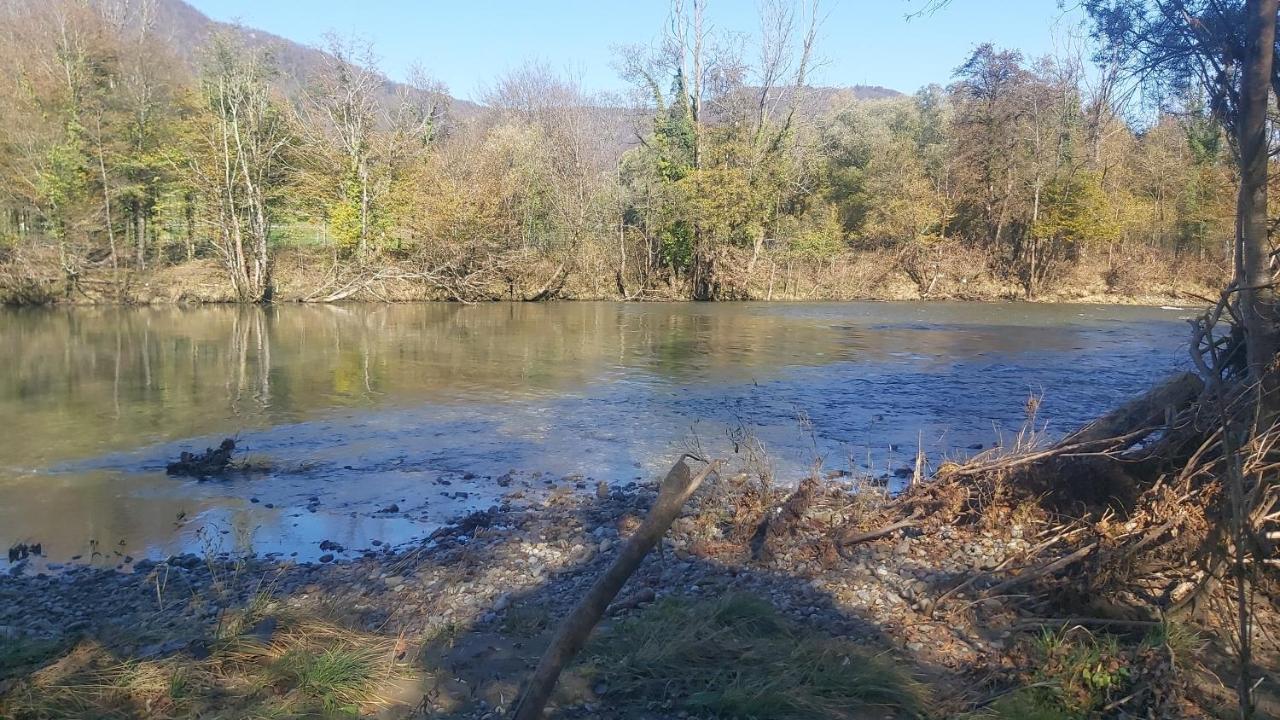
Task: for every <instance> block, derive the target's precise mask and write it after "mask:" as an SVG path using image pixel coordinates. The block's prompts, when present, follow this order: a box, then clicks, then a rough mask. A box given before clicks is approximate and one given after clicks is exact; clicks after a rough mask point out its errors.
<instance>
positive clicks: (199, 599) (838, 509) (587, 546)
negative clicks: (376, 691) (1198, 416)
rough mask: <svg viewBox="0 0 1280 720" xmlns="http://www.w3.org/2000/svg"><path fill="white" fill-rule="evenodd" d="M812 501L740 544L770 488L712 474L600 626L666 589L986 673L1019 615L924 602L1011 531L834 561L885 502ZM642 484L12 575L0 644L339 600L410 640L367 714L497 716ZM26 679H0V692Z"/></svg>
mask: <svg viewBox="0 0 1280 720" xmlns="http://www.w3.org/2000/svg"><path fill="white" fill-rule="evenodd" d="M819 493H820V498H819V500H818V501H817V502H816V503H814V505H813V507H812V508H811V509H810V510H809V511H808V512H807V513H806V518H805V520H804V522H803V524H802V525H800V526H796V527H793V528H791V529H788V530H787V531H785V532H784V533H781V534H778V533H773V534H770V536H769V537H768V538H767V539H766V541H765V544H764V547H756V548H755V549H752V547H751V545H752V544H751V543H750V542H748V543H741V542H738V539H737V538H735V537H733V534H734V532H735V531H734V530H733V526H734V519H735V517H737V516H739V515H740V514H741V513H742V512H744V507H742V505H743V504H745V503H747V502H750V503H759V502H774V501H776V500H779V499H781V498H784V497H785V492H784V491H781V490H779V491H766V492H764V494H763V495H762V493H761V487H760V486H759V485H758V483H756V482H754V481H752V480H751V479H749V478H746V477H743V476H738V477H736V478H724V479H721V480H719V481H717V482H716V483H713V484H712V486H711V487H709V488H705V489H704V491H703V492H701V493H700V494H699V496H698V497H696V498H695V500H694V501H693V502H692V503H691V505H690V508H689V511H688V512H687V513H686V515H685V516H684V517H682V518H681V519H679V520H677V522H676V525H675V526H674V527H673V529H672V531H671V532H670V533H669V534H668V536H667V538H666V539H665V540H664V543H663V546H662V548H661V551H660V552H655V553H654V554H652V555H651V556H650V557H649V558H648V559H647V560H646V562H645V563H644V565H643V566H642V568H641V570H640V571H639V572H638V573H637V574H636V575H635V576H634V577H633V578H632V579H631V581H630V582H629V583H628V585H627V587H626V588H625V589H624V590H623V593H622V594H621V596H620V597H619V599H618V601H616V603H615V604H614V606H613V608H612V609H611V617H612V618H613V620H611V621H609V622H613V621H614V620H616V619H617V618H618V617H620V616H622V617H624V616H627V615H628V614H630V613H635V612H642V611H644V609H645V608H647V607H649V606H651V605H652V604H653V603H655V602H661V601H662V600H663V599H664V598H684V599H690V598H715V597H720V596H724V595H726V594H729V593H745V594H749V595H751V596H754V597H759V598H763V599H765V600H767V601H768V602H769V603H770V604H772V605H773V607H774V608H776V609H777V610H778V611H779V612H780V613H781V614H782V615H783V616H785V617H787V618H789V619H790V620H791V621H794V622H796V623H798V624H799V625H803V626H808V627H812V628H815V629H820V631H821V632H822V633H824V634H827V635H829V636H831V637H833V638H836V639H848V640H851V641H855V642H857V643H858V644H859V645H862V646H865V647H868V648H874V649H876V650H875V651H876V652H885V653H890V654H892V655H893V656H900V657H901V658H902V660H901V661H902V662H904V663H907V664H909V665H911V666H913V667H915V668H917V670H918V672H919V673H924V674H931V675H934V676H937V677H941V676H943V675H946V676H950V677H952V680H949V681H948V684H949V683H951V682H952V681H953V680H954V679H956V678H960V677H964V676H966V675H967V674H969V673H971V672H974V671H975V669H976V668H991V667H999V666H1001V664H1002V663H1003V660H1001V658H1002V657H1003V655H1004V653H1005V650H1006V647H1007V644H1008V642H1009V637H1010V633H1011V632H1012V631H1013V629H1014V626H1015V625H1016V621H1017V618H1015V617H1012V616H1011V615H1010V614H1009V613H1008V612H1007V611H1005V610H1004V609H1003V607H1002V606H1001V605H1000V604H999V602H987V603H984V604H983V605H982V606H981V607H979V608H976V609H975V612H974V613H972V614H969V616H968V617H969V620H970V621H969V622H957V620H956V619H955V618H947V619H941V618H939V619H934V618H932V617H931V616H930V614H929V610H930V608H931V607H932V603H933V601H934V600H936V598H937V597H938V596H939V595H940V594H942V593H943V592H945V591H946V590H947V589H948V588H950V587H952V586H953V585H955V584H956V579H957V578H959V577H962V576H963V575H964V574H966V573H968V572H970V571H972V570H975V569H987V568H996V567H998V566H1000V564H1001V563H1002V562H1004V561H1005V560H1006V559H1007V558H1009V557H1012V556H1014V555H1016V554H1017V553H1019V552H1020V551H1022V550H1025V549H1026V548H1027V543H1026V541H1025V540H1023V539H1022V538H1021V528H1020V527H1018V526H1017V525H1014V526H1011V527H1009V528H1008V529H1007V534H1006V535H1004V536H996V535H995V534H994V533H986V534H985V536H983V535H978V536H974V535H973V534H972V533H971V532H970V531H967V530H966V531H961V530H960V529H946V528H944V529H943V530H942V532H940V533H935V534H933V535H932V536H930V537H923V536H918V535H916V534H915V533H913V532H912V531H911V530H910V529H906V530H903V531H900V532H898V533H894V534H892V535H890V536H887V537H884V538H881V539H879V540H877V541H875V542H869V543H864V544H861V545H859V546H857V547H854V548H852V549H850V551H849V552H847V553H845V556H844V557H841V556H839V555H837V554H834V550H833V549H832V548H831V547H830V546H824V544H823V542H822V538H824V537H826V536H827V535H829V533H830V531H831V530H832V528H835V527H839V526H844V525H846V524H848V523H849V522H856V520H855V518H856V517H857V515H858V514H859V512H860V509H861V508H865V504H866V503H868V502H876V501H877V500H876V499H875V498H881V499H883V497H884V496H883V495H881V494H879V493H878V492H876V491H875V490H868V488H865V487H861V486H859V485H856V484H850V483H848V482H846V481H845V480H842V479H831V480H827V481H825V482H823V483H822V486H821V489H820V491H819ZM654 496H655V486H654V485H652V484H639V485H635V484H633V485H631V486H629V487H625V488H624V487H619V488H613V489H610V488H608V487H607V486H605V485H601V486H599V487H598V488H597V489H596V491H595V492H594V493H590V492H588V493H583V492H577V493H559V494H556V493H552V494H549V495H547V496H545V497H541V498H538V499H535V500H530V499H527V498H518V499H510V498H508V499H506V500H504V502H503V504H502V505H500V506H496V507H494V508H491V509H490V510H488V511H485V512H481V513H476V514H473V515H470V516H468V517H466V518H463V519H461V520H460V521H459V522H457V523H454V524H452V525H450V526H448V527H446V528H444V529H442V530H440V531H438V532H436V533H435V534H433V535H432V537H431V538H429V539H428V540H426V541H424V542H423V543H422V544H420V545H416V546H412V547H404V548H399V549H391V548H385V547H384V548H375V549H374V550H371V551H368V552H365V553H363V554H357V555H356V556H355V557H350V556H349V555H350V554H347V555H348V556H343V554H338V555H339V556H337V557H333V558H329V557H328V556H326V558H325V559H326V560H331V561H330V562H319V563H298V564H295V563H286V562H280V561H276V560H267V559H261V558H235V557H226V556H224V557H217V556H214V557H200V556H196V555H185V556H178V557H173V558H169V559H168V560H167V561H164V562H159V563H153V562H150V561H139V562H138V563H136V564H135V565H134V566H133V570H134V572H132V573H119V572H113V571H109V570H97V569H87V568H72V569H68V570H66V571H64V572H62V573H61V574H56V575H48V574H40V575H34V576H32V575H14V576H11V577H7V578H4V579H3V580H0V636H3V637H4V638H6V640H9V641H14V640H20V639H25V640H27V641H31V640H39V641H47V642H53V643H56V644H58V645H59V646H62V647H69V646H71V645H73V644H75V643H77V642H80V643H84V642H92V643H95V644H99V645H101V646H102V647H104V648H107V649H108V650H109V651H110V652H111V653H112V654H113V655H114V656H116V657H122V658H131V659H138V660H144V661H145V660H148V659H157V658H164V657H170V656H190V657H192V658H196V659H198V658H200V657H202V656H206V655H207V654H208V652H209V648H210V646H211V645H212V644H213V643H215V638H217V637H219V636H220V634H222V633H223V632H224V631H225V628H226V627H227V626H228V624H229V623H230V622H231V618H233V617H236V616H237V614H238V613H243V612H244V609H245V608H246V607H248V606H255V607H264V608H293V609H306V608H311V609H314V608H315V607H317V606H324V607H327V608H330V609H333V608H339V609H341V615H342V618H343V622H344V623H345V624H347V625H349V626H350V627H352V628H353V629H355V630H357V631H361V632H367V633H372V634H376V635H378V636H383V637H387V638H393V639H394V638H400V639H402V640H406V641H407V642H408V643H409V644H410V645H411V646H412V650H411V651H409V652H408V653H407V659H406V662H407V663H408V664H409V665H411V666H415V667H416V668H417V670H418V671H419V674H418V675H416V676H415V679H414V680H413V681H411V682H408V683H402V684H401V687H400V689H399V691H398V694H396V696H395V697H392V698H390V699H389V700H388V702H387V704H386V707H384V708H382V709H381V712H382V714H383V715H382V716H385V717H409V716H412V711H413V709H414V708H418V709H421V708H429V709H430V710H431V711H432V712H433V713H435V715H433V716H440V717H492V716H494V715H493V713H497V712H500V711H501V710H503V709H505V707H504V705H505V704H507V703H509V702H510V699H511V698H512V697H513V693H514V692H515V689H516V688H517V686H518V683H519V682H520V681H521V680H522V679H523V677H524V675H525V673H526V672H527V669H528V668H529V667H530V666H531V665H532V664H533V663H534V662H536V659H537V655H538V652H539V651H540V648H541V643H542V642H543V641H545V639H546V638H545V636H546V635H547V634H548V633H549V631H550V630H551V629H552V628H553V626H554V625H555V623H556V622H557V621H558V619H559V618H560V617H562V616H563V614H564V613H565V611H566V610H567V609H568V608H569V607H571V606H572V604H573V603H574V602H575V601H576V600H577V598H578V597H580V596H581V594H582V592H583V591H584V590H585V588H586V586H588V585H589V584H590V583H591V582H592V581H593V580H594V578H595V576H596V574H597V573H598V572H599V571H600V569H601V568H602V567H603V566H604V565H605V564H606V563H608V562H610V561H611V559H612V557H613V556H614V551H615V550H616V548H617V547H618V545H619V542H620V540H621V539H623V538H625V537H626V535H627V534H628V533H629V531H630V530H631V529H633V528H634V526H635V525H636V524H637V523H638V518H639V517H640V516H641V515H642V514H643V513H644V511H645V510H646V509H647V507H648V505H649V504H650V503H651V501H652V499H653V498H654ZM959 597H961V598H963V593H961V594H960V596H959ZM609 622H606V624H605V626H604V627H603V628H602V629H601V632H606V633H607V632H608V626H609ZM251 631H252V632H266V633H267V634H268V635H269V634H270V632H271V630H270V628H267V629H265V630H264V629H262V628H254V629H252V630H251ZM986 681H987V682H990V681H991V678H989V677H988V678H987V679H986ZM21 682H22V681H20V680H18V679H17V678H14V677H11V678H9V679H7V680H5V681H4V683H5V685H4V686H3V687H0V690H11V689H14V688H15V686H17V685H19V684H20V683H21ZM575 687H576V689H575ZM566 688H567V689H566V690H565V691H564V693H562V697H561V698H560V699H559V702H560V703H561V710H562V713H563V716H565V717H571V716H581V717H587V716H590V717H610V716H615V715H611V714H610V713H611V712H612V710H616V711H617V714H616V716H618V717H622V716H625V715H627V714H628V713H630V712H631V711H634V710H636V705H635V704H636V703H640V705H641V706H643V707H646V708H649V709H650V710H652V711H654V712H657V713H658V714H657V715H654V717H662V716H664V715H663V714H662V712H663V708H662V707H661V703H660V702H659V706H657V707H650V706H652V705H653V704H654V703H655V702H658V701H655V700H654V699H653V698H625V697H614V696H611V694H610V689H609V688H608V687H605V686H600V685H596V686H591V685H590V683H586V684H585V685H584V684H583V683H577V685H576V686H575V683H574V682H573V681H572V680H570V681H567V682H566ZM19 689H20V688H19ZM611 709H612V710H611ZM623 709H626V711H625V712H624V710H623ZM667 709H670V708H669V707H668V708H667Z"/></svg>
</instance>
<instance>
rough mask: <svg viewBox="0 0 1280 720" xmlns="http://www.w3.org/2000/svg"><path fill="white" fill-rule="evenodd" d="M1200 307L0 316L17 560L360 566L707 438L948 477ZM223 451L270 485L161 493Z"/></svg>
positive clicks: (1100, 384)
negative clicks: (237, 556)
mask: <svg viewBox="0 0 1280 720" xmlns="http://www.w3.org/2000/svg"><path fill="white" fill-rule="evenodd" d="M1191 315H1192V311H1189V310H1175V309H1158V308H1136V307H1112V306H1082V305H1031V304H961V303H955V304H952V303H927V304H926V303H841V304H834V303H831V304H828V303H822V304H807V303H806V304H783V303H772V304H763V303H759V304H757V303H742V304H730V303H725V304H620V303H550V304H488V305H474V306H464V305H453V304H423V305H351V306H318V307H312V306H281V307H273V308H267V309H263V308H244V307H201V308H194V309H181V308H140V309H123V308H65V309H64V308H57V309H43V310H5V311H2V312H0V348H2V349H0V370H2V371H3V372H2V373H0V422H2V423H3V428H4V432H3V435H2V436H0V544H2V545H4V546H5V547H9V546H11V545H13V544H15V543H18V542H38V543H40V544H41V545H42V548H43V551H44V557H43V558H40V559H38V560H36V561H35V562H34V563H29V564H28V566H27V569H28V570H29V571H30V570H33V569H43V568H44V567H46V566H49V565H52V567H53V568H54V569H57V567H58V566H59V565H60V564H62V563H66V562H93V563H95V564H106V565H120V564H124V565H125V566H127V563H125V562H124V559H125V558H126V557H133V558H142V557H153V558H158V557H165V556H168V555H170V554H176V553H181V552H192V551H194V552H232V551H236V552H244V551H253V552H257V553H259V554H279V555H283V556H296V557H297V558H299V559H300V560H306V559H314V558H316V557H318V556H319V555H320V554H321V553H322V552H323V551H321V550H320V548H319V544H320V543H321V541H324V540H329V541H332V542H336V543H338V544H340V545H342V546H343V547H344V548H346V552H347V553H354V552H358V551H360V550H364V549H369V548H373V547H375V544H374V541H378V544H377V545H376V546H377V547H386V546H387V545H396V544H400V543H406V542H410V541H413V540H416V539H418V538H421V537H423V536H424V535H426V534H428V533H430V531H431V530H433V529H434V528H436V527H438V524H439V523H441V522H444V521H446V520H448V519H450V518H452V517H455V516H457V515H459V514H461V513H465V512H468V511H471V510H474V509H479V508H484V507H488V506H490V505H492V504H493V503H494V502H495V500H496V499H497V498H499V497H500V496H501V495H502V494H503V493H504V492H509V491H511V490H512V489H513V488H528V489H529V491H530V492H531V493H532V492H534V491H535V490H541V491H545V490H547V489H549V488H554V487H558V486H565V485H570V486H578V485H581V486H583V487H585V488H586V489H587V491H588V492H590V491H594V490H595V484H596V482H597V481H599V480H604V481H606V482H608V483H610V484H615V485H616V484H623V483H627V482H632V481H636V480H648V479H652V478H654V477H657V476H660V475H661V473H662V472H663V471H664V470H665V469H666V468H667V467H668V466H669V465H670V463H671V462H672V460H673V459H674V457H675V456H676V455H677V454H678V453H680V452H682V451H684V450H685V449H688V448H690V447H694V448H700V449H701V451H702V452H704V453H707V454H711V455H718V456H726V457H730V458H738V459H739V460H740V459H741V458H742V457H743V456H744V455H745V452H744V448H745V447H747V446H748V445H752V446H754V445H757V444H758V445H760V446H763V448H765V449H766V450H767V454H768V457H769V462H770V463H771V464H772V466H773V468H774V471H775V472H776V474H777V476H778V478H779V480H780V481H787V480H794V479H796V478H798V477H799V476H800V475H801V474H803V473H806V472H808V469H809V468H811V467H813V466H814V465H815V464H816V463H821V465H822V467H823V468H824V469H826V470H845V471H849V472H854V473H858V474H863V473H870V474H873V475H885V476H892V475H893V473H894V472H895V471H901V469H902V468H903V467H905V466H907V465H910V464H911V463H912V461H913V459H914V456H915V453H916V448H917V446H923V448H924V450H925V451H926V453H927V455H928V457H929V459H930V461H931V462H932V463H934V464H936V463H937V462H939V461H941V460H942V459H944V458H947V457H962V456H964V455H966V454H971V453H973V452H975V451H976V449H977V448H978V447H979V446H981V447H989V446H991V445H992V444H994V443H999V442H1001V441H1002V439H1003V440H1005V441H1007V440H1008V439H1009V438H1010V437H1011V436H1012V434H1014V433H1016V432H1017V430H1018V428H1019V427H1020V426H1021V425H1022V424H1023V422H1024V419H1025V413H1026V405H1027V400H1028V398H1029V397H1030V396H1033V395H1034V396H1039V397H1041V398H1042V404H1041V408H1040V414H1039V417H1040V419H1041V423H1040V425H1039V427H1040V428H1041V429H1042V430H1044V431H1045V432H1046V433H1047V434H1049V435H1052V434H1054V433H1063V432H1066V431H1067V430H1069V429H1071V428H1072V427H1074V426H1075V425H1077V424H1079V423H1082V422H1085V421H1087V420H1088V419H1090V418H1091V417H1093V416H1094V415H1096V414H1097V413H1098V412H1100V411H1102V410H1105V409H1106V408H1108V407H1110V406H1111V405H1113V404H1114V403H1116V402H1117V401H1119V400H1121V399H1123V398H1124V397H1126V396H1128V395H1131V394H1134V393H1137V392H1140V391H1141V390H1142V389H1144V388H1145V387H1146V386H1147V385H1148V384H1149V383H1150V382H1151V381H1153V380H1154V379H1156V378H1158V377H1160V376H1161V375H1163V374H1164V373H1167V372H1168V371H1170V370H1171V369H1175V368H1179V367H1182V366H1184V365H1185V364H1186V360H1185V357H1186V354H1185V352H1184V351H1183V349H1182V346H1183V344H1184V343H1185V340H1186V338H1187V326H1186V322H1185V319H1186V318H1188V317H1191ZM228 436H235V437H237V439H238V441H239V443H240V445H241V447H242V448H243V449H244V450H245V452H246V453H247V457H248V458H249V459H250V460H252V461H253V462H254V463H255V465H258V466H260V467H261V468H262V469H260V470H258V471H255V472H250V473H247V474H244V475H236V476H233V477H231V478H229V479H224V480H218V481H207V482H199V481H196V480H191V479H181V478H173V477H168V476H166V474H165V471H164V467H165V463H166V462H167V461H169V460H172V459H174V458H175V457H176V456H177V455H178V454H179V453H180V452H181V451H182V450H184V449H190V450H200V449H203V448H205V447H206V446H210V445H216V444H217V443H218V442H219V441H220V440H221V439H222V438H224V437H228ZM735 450H737V453H736V454H735ZM503 476H507V477H503ZM499 478H501V479H502V483H501V485H500V483H499ZM508 478H514V481H513V482H510V483H508ZM392 505H394V506H395V508H394V510H393V511H390V512H383V511H385V510H389V509H391V506H392ZM339 554H341V553H339Z"/></svg>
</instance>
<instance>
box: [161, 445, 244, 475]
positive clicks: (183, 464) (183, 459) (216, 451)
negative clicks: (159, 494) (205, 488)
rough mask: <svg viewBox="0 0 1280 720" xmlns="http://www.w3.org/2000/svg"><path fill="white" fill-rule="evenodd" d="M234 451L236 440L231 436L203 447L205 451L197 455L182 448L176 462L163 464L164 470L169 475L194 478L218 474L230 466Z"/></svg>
mask: <svg viewBox="0 0 1280 720" xmlns="http://www.w3.org/2000/svg"><path fill="white" fill-rule="evenodd" d="M235 451H236V441H235V440H232V439H231V438H227V439H226V440H223V441H222V444H221V445H219V446H218V447H216V448H205V451H204V452H203V453H200V454H199V455H196V454H194V453H189V452H187V451H186V450H183V451H182V454H181V455H180V456H178V461H177V462H171V463H169V464H168V465H166V466H165V472H166V473H168V474H170V475H185V476H187V477H194V478H206V477H209V476H210V475H219V474H221V473H224V472H226V471H227V470H229V469H230V468H231V455H232V454H233V453H235Z"/></svg>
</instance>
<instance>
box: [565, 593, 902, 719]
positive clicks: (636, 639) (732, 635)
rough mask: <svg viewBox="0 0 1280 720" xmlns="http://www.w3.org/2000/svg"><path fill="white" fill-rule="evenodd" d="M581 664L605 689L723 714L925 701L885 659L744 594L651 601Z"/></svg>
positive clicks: (832, 710) (835, 714)
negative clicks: (714, 598)
mask: <svg viewBox="0 0 1280 720" xmlns="http://www.w3.org/2000/svg"><path fill="white" fill-rule="evenodd" d="M586 663H587V666H586V669H585V671H586V672H587V673H589V674H591V675H592V676H593V682H594V683H596V684H599V683H603V684H605V685H607V686H608V687H609V688H610V690H609V692H610V694H611V695H612V694H613V693H618V694H621V695H626V696H631V697H635V698H644V699H647V700H651V701H655V700H661V701H668V702H671V703H672V704H673V705H674V706H676V707H680V708H683V709H685V710H688V711H691V712H694V713H711V714H714V715H716V716H718V717H723V718H753V719H755V720H767V719H769V718H779V719H789V718H814V717H823V718H863V717H868V716H873V717H877V718H883V717H919V716H920V715H921V713H922V712H923V708H924V706H925V703H926V694H925V692H924V688H923V686H922V685H921V684H920V683H918V682H916V681H915V680H913V679H912V678H911V676H910V674H909V673H908V672H906V671H905V670H904V669H903V665H902V664H901V663H899V662H895V660H894V659H893V658H891V657H889V656H888V655H886V654H873V653H870V652H867V651H866V650H865V649H864V648H862V647H860V646H858V645H856V644H854V643H852V642H847V641H841V640H835V639H832V638H831V637H829V636H828V635H826V634H825V633H823V632H822V630H821V629H820V628H817V629H808V628H803V627H801V626H799V625H797V624H795V623H792V622H790V621H788V620H786V619H785V618H783V617H782V616H781V615H779V614H778V612H777V611H776V610H775V609H774V608H773V606H772V605H770V604H768V603H767V602H765V601H763V600H760V599H758V598H755V597H752V596H748V595H730V596H727V597H725V598H722V599H719V600H677V599H666V600H663V601H660V602H658V603H656V604H654V605H653V606H651V607H649V608H648V609H646V610H644V611H642V612H641V613H639V614H638V615H636V616H633V617H631V618H629V619H626V620H624V621H622V622H620V623H619V624H617V625H616V626H614V627H613V628H612V629H610V630H609V631H608V632H605V633H604V634H602V636H601V637H600V638H599V639H597V640H596V641H594V642H593V643H592V644H591V645H590V646H589V647H588V649H587V661H586Z"/></svg>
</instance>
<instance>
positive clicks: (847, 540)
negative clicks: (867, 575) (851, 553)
mask: <svg viewBox="0 0 1280 720" xmlns="http://www.w3.org/2000/svg"><path fill="white" fill-rule="evenodd" d="M919 517H920V508H916V510H915V512H913V513H912V514H911V517H909V518H907V519H906V520H899V521H898V522H896V523H892V524H889V525H885V526H884V527H882V528H877V529H875V530H869V531H867V532H861V533H853V532H846V533H845V534H843V535H841V536H840V538H839V540H838V542H837V544H838V545H839V546H840V547H841V548H845V547H848V546H850V545H857V544H858V543H864V542H867V541H868V540H875V539H876V538H881V537H884V536H885V535H889V534H891V533H895V532H897V531H899V530H902V529H904V528H909V527H915V526H916V525H917V524H918V523H917V518H919Z"/></svg>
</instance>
